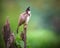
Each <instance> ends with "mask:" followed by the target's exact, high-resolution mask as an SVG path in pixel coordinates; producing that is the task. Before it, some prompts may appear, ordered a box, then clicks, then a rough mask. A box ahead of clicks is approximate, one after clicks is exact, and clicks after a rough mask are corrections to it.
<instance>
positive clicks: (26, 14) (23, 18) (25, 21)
mask: <svg viewBox="0 0 60 48" xmlns="http://www.w3.org/2000/svg"><path fill="white" fill-rule="evenodd" d="M30 16H31V12H30V7H28V8H27V9H26V11H25V12H23V13H22V14H20V16H19V20H18V27H17V33H18V29H19V26H21V25H23V24H26V25H27V24H28V22H29V19H30Z"/></svg>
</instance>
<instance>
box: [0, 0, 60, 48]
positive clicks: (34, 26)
mask: <svg viewBox="0 0 60 48" xmlns="http://www.w3.org/2000/svg"><path fill="white" fill-rule="evenodd" d="M0 4H1V8H0V42H1V43H0V47H1V48H4V46H3V45H4V41H3V35H2V31H1V30H2V27H3V25H4V23H5V20H6V17H7V16H9V21H10V26H11V30H12V32H14V34H15V43H16V45H17V46H18V48H19V47H20V46H21V47H22V48H23V46H24V45H23V41H22V40H21V37H20V32H21V31H22V30H23V26H21V27H20V28H19V33H18V34H16V28H17V25H18V18H19V15H20V14H21V13H22V12H24V11H25V9H26V8H27V7H28V6H30V7H31V14H32V16H31V19H30V22H29V24H28V30H27V48H55V47H56V46H57V45H58V42H59V41H58V38H59V39H60V37H57V36H56V34H55V33H54V31H52V28H53V25H52V20H53V16H60V0H1V2H0Z"/></svg>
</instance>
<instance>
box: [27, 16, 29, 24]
mask: <svg viewBox="0 0 60 48" xmlns="http://www.w3.org/2000/svg"><path fill="white" fill-rule="evenodd" d="M29 20H30V16H28V17H27V19H26V24H28V22H29Z"/></svg>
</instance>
